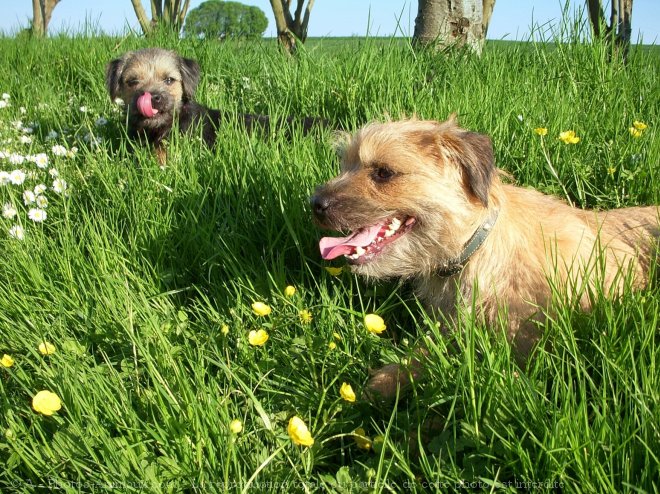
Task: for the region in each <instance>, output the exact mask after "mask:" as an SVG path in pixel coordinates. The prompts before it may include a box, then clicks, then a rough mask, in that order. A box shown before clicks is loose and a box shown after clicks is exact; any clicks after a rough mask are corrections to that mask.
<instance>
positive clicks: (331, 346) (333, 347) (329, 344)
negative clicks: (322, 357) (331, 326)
mask: <svg viewBox="0 0 660 494" xmlns="http://www.w3.org/2000/svg"><path fill="white" fill-rule="evenodd" d="M335 348H337V343H335V342H334V341H331V342H330V343H328V349H329V350H334V349H335Z"/></svg>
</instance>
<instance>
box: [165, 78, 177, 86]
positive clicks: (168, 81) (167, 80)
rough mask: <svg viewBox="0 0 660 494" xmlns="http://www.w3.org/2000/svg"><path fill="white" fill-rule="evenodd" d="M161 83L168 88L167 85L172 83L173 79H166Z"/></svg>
mask: <svg viewBox="0 0 660 494" xmlns="http://www.w3.org/2000/svg"><path fill="white" fill-rule="evenodd" d="M163 82H164V83H165V84H167V85H168V86H169V85H171V84H173V83H174V78H173V77H168V78H166V79H165V80H164V81H163Z"/></svg>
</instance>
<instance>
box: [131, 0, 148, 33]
mask: <svg viewBox="0 0 660 494" xmlns="http://www.w3.org/2000/svg"><path fill="white" fill-rule="evenodd" d="M131 3H132V4H133V10H134V11H135V15H136V16H137V19H138V22H139V23H140V27H141V28H142V32H143V33H144V34H149V33H150V32H151V22H150V21H149V19H148V18H147V12H146V11H145V10H144V7H143V6H142V3H141V2H140V0H131ZM152 5H153V2H152Z"/></svg>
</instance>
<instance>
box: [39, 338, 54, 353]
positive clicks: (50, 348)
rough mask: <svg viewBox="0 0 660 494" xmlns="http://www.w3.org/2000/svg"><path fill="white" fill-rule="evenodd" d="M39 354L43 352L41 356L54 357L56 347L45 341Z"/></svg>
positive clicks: (40, 345)
mask: <svg viewBox="0 0 660 494" xmlns="http://www.w3.org/2000/svg"><path fill="white" fill-rule="evenodd" d="M39 352H41V355H52V354H53V353H55V345H53V344H52V343H49V342H47V341H44V342H43V343H40V344H39Z"/></svg>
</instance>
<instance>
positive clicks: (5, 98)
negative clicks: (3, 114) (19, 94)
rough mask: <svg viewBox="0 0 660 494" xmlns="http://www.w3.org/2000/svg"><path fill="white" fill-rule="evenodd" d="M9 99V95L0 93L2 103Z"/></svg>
mask: <svg viewBox="0 0 660 494" xmlns="http://www.w3.org/2000/svg"><path fill="white" fill-rule="evenodd" d="M9 98H10V96H9V94H7V93H2V99H3V100H4V101H7V100H8V99H9Z"/></svg>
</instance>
